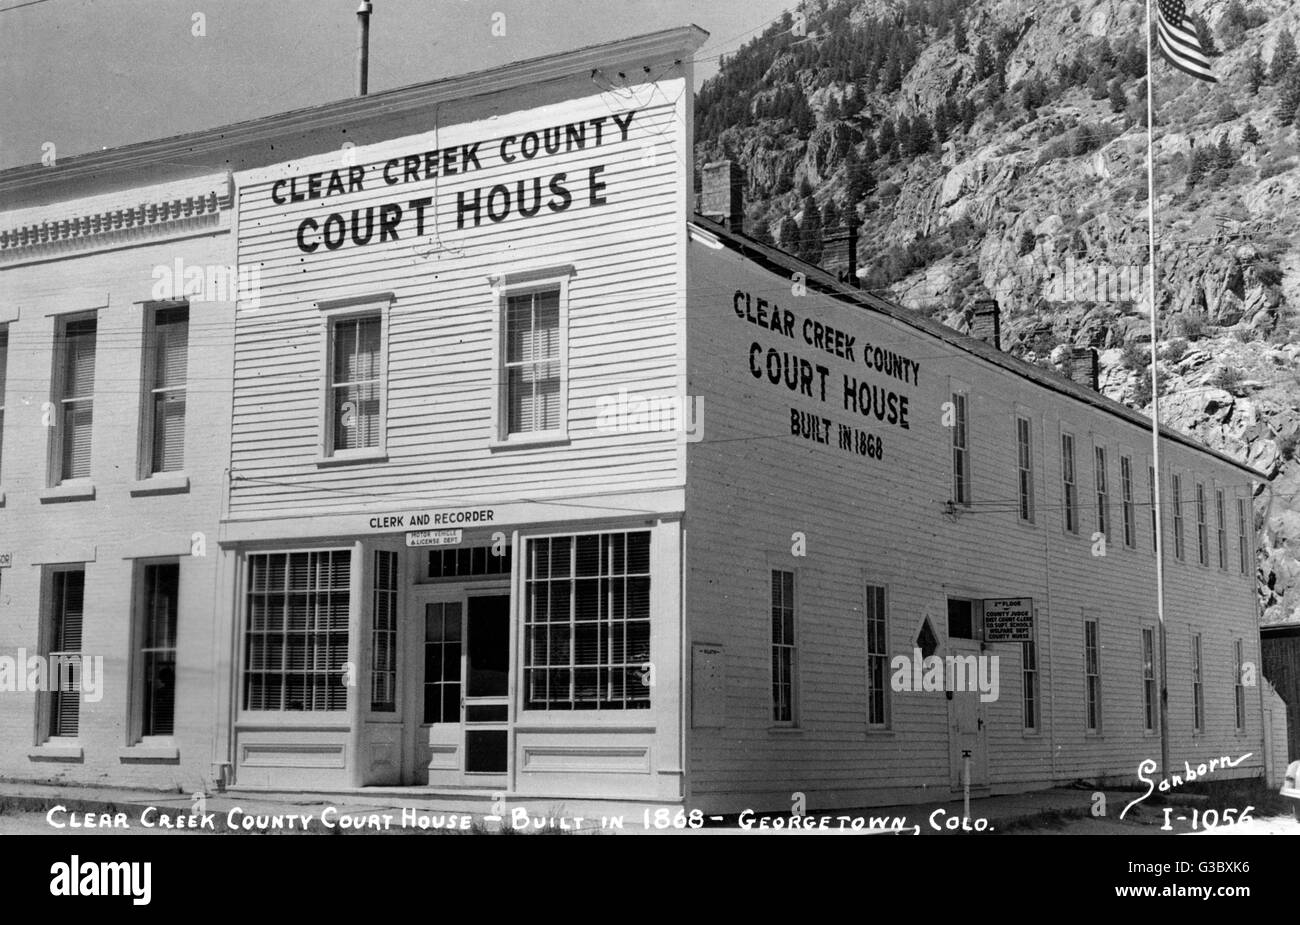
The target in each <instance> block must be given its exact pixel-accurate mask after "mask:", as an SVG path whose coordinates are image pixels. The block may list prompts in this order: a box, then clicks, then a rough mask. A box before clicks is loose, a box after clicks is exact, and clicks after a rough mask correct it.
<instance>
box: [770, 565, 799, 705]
mask: <svg viewBox="0 0 1300 925" xmlns="http://www.w3.org/2000/svg"><path fill="white" fill-rule="evenodd" d="M794 672H795V639H794V572H792V571H788V570H785V569H773V570H772V720H773V721H774V722H777V723H793V722H794V694H795V675H794Z"/></svg>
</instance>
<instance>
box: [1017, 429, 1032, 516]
mask: <svg viewBox="0 0 1300 925" xmlns="http://www.w3.org/2000/svg"><path fill="white" fill-rule="evenodd" d="M1032 436H1033V429H1032V423H1031V421H1030V420H1029V418H1022V417H1018V418H1016V473H1017V478H1018V488H1019V491H1020V519H1021V520H1023V521H1025V522H1026V523H1033V520H1034V451H1033V442H1032Z"/></svg>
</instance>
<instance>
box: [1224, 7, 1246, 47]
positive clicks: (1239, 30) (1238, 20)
mask: <svg viewBox="0 0 1300 925" xmlns="http://www.w3.org/2000/svg"><path fill="white" fill-rule="evenodd" d="M1249 28H1250V17H1249V16H1247V15H1246V7H1245V6H1243V5H1242V3H1241V0H1232V2H1231V3H1229V4H1228V8H1227V9H1226V10H1224V12H1223V18H1222V19H1220V20H1219V35H1221V36H1223V46H1224V47H1225V48H1229V49H1232V48H1236V47H1237V46H1238V45H1240V44H1241V43H1242V42H1243V41H1244V40H1245V38H1246V30H1248V29H1249Z"/></svg>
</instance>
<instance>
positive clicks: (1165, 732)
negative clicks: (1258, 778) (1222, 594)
mask: <svg viewBox="0 0 1300 925" xmlns="http://www.w3.org/2000/svg"><path fill="white" fill-rule="evenodd" d="M1155 2H1156V0H1147V4H1146V7H1147V249H1148V255H1147V256H1148V268H1149V271H1150V272H1149V276H1148V283H1149V285H1148V287H1147V292H1148V302H1149V305H1150V308H1151V465H1152V471H1153V473H1154V475H1153V478H1152V495H1151V501H1152V503H1153V504H1154V505H1155V525H1156V526H1155V530H1156V536H1155V546H1156V617H1157V619H1158V620H1159V621H1160V773H1161V775H1162V776H1165V777H1167V776H1168V775H1169V682H1168V675H1169V672H1168V670H1167V669H1168V665H1169V659H1168V645H1167V637H1166V634H1165V568H1164V517H1163V512H1162V510H1161V506H1160V478H1161V476H1160V379H1159V371H1158V369H1157V366H1156V358H1157V353H1156V350H1157V346H1158V345H1159V338H1160V328H1159V324H1158V323H1157V320H1156V177H1155V155H1154V153H1153V151H1154V147H1155V145H1154V138H1155V131H1156V122H1155V115H1154V110H1155V105H1154V97H1155V86H1154V84H1155V81H1154V80H1153V79H1152V71H1153V66H1152V60H1151V59H1152V58H1153V57H1154V51H1153V48H1154V44H1155V43H1154V38H1155V36H1154V35H1153V34H1152V32H1151V4H1152V3H1155Z"/></svg>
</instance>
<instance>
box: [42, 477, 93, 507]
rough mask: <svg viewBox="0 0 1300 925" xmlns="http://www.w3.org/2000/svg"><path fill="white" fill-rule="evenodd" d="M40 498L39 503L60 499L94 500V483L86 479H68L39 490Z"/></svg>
mask: <svg viewBox="0 0 1300 925" xmlns="http://www.w3.org/2000/svg"><path fill="white" fill-rule="evenodd" d="M40 499H41V504H51V503H56V502H62V501H93V500H95V483H94V482H91V481H90V480H88V479H70V480H69V481H66V482H60V483H59V484H58V485H54V486H52V487H50V488H46V489H45V490H44V491H42V492H41V494H40Z"/></svg>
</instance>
